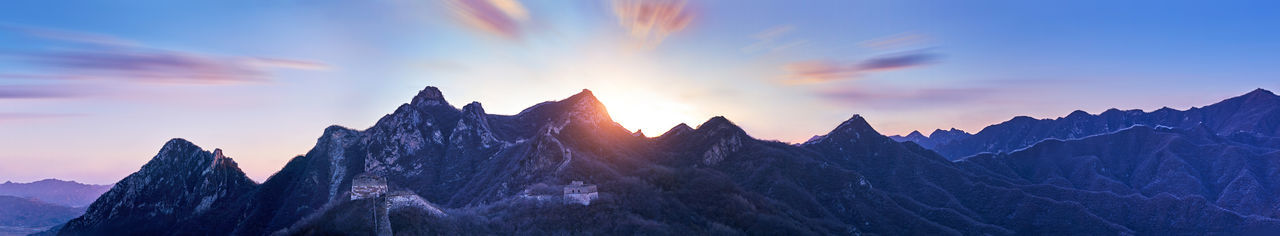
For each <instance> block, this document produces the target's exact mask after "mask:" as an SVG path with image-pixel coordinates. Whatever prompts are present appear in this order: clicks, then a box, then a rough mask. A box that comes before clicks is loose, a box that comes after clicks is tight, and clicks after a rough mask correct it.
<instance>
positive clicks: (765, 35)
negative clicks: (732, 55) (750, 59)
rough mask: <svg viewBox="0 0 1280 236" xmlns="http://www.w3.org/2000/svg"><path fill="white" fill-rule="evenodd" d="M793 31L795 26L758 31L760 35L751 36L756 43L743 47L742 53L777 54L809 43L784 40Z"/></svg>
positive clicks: (782, 26)
mask: <svg viewBox="0 0 1280 236" xmlns="http://www.w3.org/2000/svg"><path fill="white" fill-rule="evenodd" d="M793 30H795V26H792V25H781V26H776V27H773V28H769V29H766V30H764V31H760V33H756V34H755V35H752V36H751V37H752V38H754V39H755V40H756V42H754V43H751V45H747V46H746V47H743V48H742V52H746V53H754V52H778V51H782V50H786V49H790V48H794V47H798V46H803V45H805V44H808V43H809V41H808V40H804V39H790V40H784V39H783V37H785V36H786V35H788V34H790V33H791V32H792V31H793Z"/></svg>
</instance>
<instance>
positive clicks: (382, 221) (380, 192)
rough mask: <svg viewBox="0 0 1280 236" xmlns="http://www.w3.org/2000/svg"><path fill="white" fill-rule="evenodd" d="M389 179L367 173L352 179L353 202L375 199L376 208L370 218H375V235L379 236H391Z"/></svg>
mask: <svg viewBox="0 0 1280 236" xmlns="http://www.w3.org/2000/svg"><path fill="white" fill-rule="evenodd" d="M386 197H387V179H386V178H383V177H382V176H378V175H375V174H372V173H368V172H365V173H363V174H360V175H357V176H356V177H355V178H353V179H351V200H360V199H373V200H374V207H373V209H372V210H373V212H371V215H370V217H373V219H372V220H373V222H374V225H373V228H374V234H375V235H378V236H384V235H385V236H391V235H392V232H391V219H390V214H388V213H389V212H388V211H389V208H390V207H391V202H389V201H387V198H386Z"/></svg>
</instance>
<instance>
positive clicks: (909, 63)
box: [856, 53, 938, 71]
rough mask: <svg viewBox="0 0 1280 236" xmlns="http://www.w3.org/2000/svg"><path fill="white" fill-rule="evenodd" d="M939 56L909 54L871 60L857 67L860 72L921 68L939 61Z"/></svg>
mask: <svg viewBox="0 0 1280 236" xmlns="http://www.w3.org/2000/svg"><path fill="white" fill-rule="evenodd" d="M937 58H938V56H937V55H934V54H930V53H907V54H900V55H889V56H882V57H876V58H871V59H868V60H866V61H863V62H862V63H859V64H858V65H857V67H856V68H857V69H858V70H860V71H886V70H897V69H903V68H907V67H914V66H921V65H925V64H928V63H931V62H933V61H934V60H937Z"/></svg>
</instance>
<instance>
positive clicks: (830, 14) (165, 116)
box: [0, 0, 1280, 184]
mask: <svg viewBox="0 0 1280 236" xmlns="http://www.w3.org/2000/svg"><path fill="white" fill-rule="evenodd" d="M801 2H803V3H801ZM1099 6H1103V7H1099ZM1277 12H1280V3H1276V2H1275V1H1256V2H1236V1H1213V4H1204V3H1201V4H1191V3H1183V2H1181V1H1058V2H1056V3H1053V2H1045V1H912V0H908V1H850V0H837V1H741V0H709V1H687V2H686V1H677V0H667V1H639V0H620V1H605V0H566V1H529V0H524V1H521V0H445V1H439V0H416V1H408V0H372V1H328V0H319V1H238V0H236V1H149V0H131V1H106V0H83V1H64V0H11V1H3V2H0V181H6V180H12V181H24V182H25V181H33V180H39V179H44V178H60V179H69V180H77V181H81V182H88V183H98V184H108V183H113V182H115V181H116V180H119V179H120V178H122V177H124V176H125V175H128V174H129V173H132V172H133V171H136V170H137V169H138V168H139V167H140V166H141V165H142V164H144V163H145V162H146V161H147V160H149V159H150V158H151V157H152V156H153V155H155V153H156V152H157V150H159V148H160V147H161V145H162V144H164V142H165V141H166V140H168V139H170V138H178V137H180V138H185V139H188V140H191V141H192V142H194V143H196V144H197V145H200V146H201V147H203V148H206V149H210V150H212V149H214V148H222V149H223V150H224V152H225V153H226V155H227V156H230V157H232V158H235V160H236V161H237V162H238V163H239V164H240V167H241V168H242V169H244V170H245V171H246V172H247V173H248V174H249V175H250V177H252V178H253V179H255V180H257V181H263V180H265V179H266V177H268V176H269V175H270V174H272V173H274V172H275V171H276V170H279V169H280V168H281V167H282V166H283V165H284V163H285V162H286V161H287V160H288V159H289V158H292V157H294V156H295V155H299V154H302V153H305V152H306V151H308V150H309V149H310V148H311V147H312V146H313V145H314V144H315V141H316V139H317V138H318V137H319V136H320V134H321V131H322V130H323V129H324V128H325V127H326V126H329V125H335V124H336V125H342V126H346V127H351V128H355V129H364V128H366V127H369V126H371V125H372V124H373V122H375V121H376V120H377V119H378V118H380V117H381V116H383V115H385V114H387V113H389V112H392V111H393V110H395V108H396V107H397V106H398V105H400V104H401V103H405V102H408V101H409V99H410V98H411V97H412V96H413V95H414V94H416V93H417V91H419V90H421V89H422V88H423V87H425V86H437V87H439V88H440V89H441V90H442V91H443V92H444V94H445V97H446V98H447V99H448V100H449V101H450V102H451V103H452V104H454V105H455V106H458V107H461V105H464V104H466V103H468V102H471V101H479V102H481V103H482V104H484V107H485V110H486V111H488V112H490V113H495V114H514V113H516V112H518V111H520V110H521V109H523V108H525V107H528V106H530V105H533V104H535V103H538V102H542V101H547V100H558V99H562V98H565V97H568V96H570V95H572V94H574V93H577V92H578V91H580V90H582V89H584V88H585V89H590V90H592V91H593V92H594V94H595V95H596V96H597V97H598V98H599V99H600V100H602V102H604V103H605V105H606V106H607V108H608V109H609V111H610V113H611V115H612V116H613V118H614V119H615V120H616V121H618V122H619V123H621V124H622V125H623V126H625V127H627V128H629V129H632V130H636V129H641V130H643V131H644V132H645V133H646V134H649V135H657V134H661V133H662V132H664V131H666V130H667V129H668V128H670V127H672V126H674V125H675V124H678V123H681V122H684V123H689V124H690V125H692V126H696V125H697V124H700V123H702V121H705V120H706V119H708V118H710V117H712V116H717V115H722V116H725V117H727V118H728V119H730V120H732V121H734V122H735V123H737V124H738V125H740V126H742V127H743V128H744V129H745V130H746V131H747V132H748V133H749V134H750V135H752V136H754V137H756V138H759V139H772V140H781V141H785V142H800V141H804V140H805V139H808V138H809V137H811V136H813V135H816V134H822V133H825V132H827V131H829V130H830V129H832V128H834V127H835V126H836V125H837V124H839V123H840V122H841V121H843V120H845V119H847V118H849V117H850V116H852V115H853V114H862V115H863V116H865V117H867V119H868V120H869V122H870V123H871V124H872V125H873V126H874V127H875V128H876V129H877V130H879V131H880V132H881V133H884V134H886V135H890V134H905V133H908V132H910V131H912V130H921V131H924V132H926V133H927V132H928V131H931V130H933V129H937V128H943V129H945V128H951V127H955V128H959V129H963V130H966V131H970V132H976V131H978V130H979V129H981V128H982V127H984V126H986V125H989V124H993V123H998V122H1001V121H1004V120H1008V119H1009V118H1012V117H1013V116H1018V115H1028V116H1032V117H1037V118H1055V117H1059V116H1065V115H1066V114H1068V113H1070V112H1071V111H1073V110H1084V111H1088V112H1090V113H1095V114H1096V113H1099V112H1102V111H1103V110H1105V109H1107V108H1111V107H1116V108H1122V109H1145V110H1153V109H1156V108H1160V107H1162V106H1169V107H1173V108H1177V109H1186V108H1189V107H1191V106H1200V105H1207V104H1211V103H1213V102H1217V101H1219V100H1221V99H1224V98H1227V97H1231V96H1235V95H1240V94H1244V93H1246V92H1248V91H1250V90H1253V89H1254V88H1265V89H1270V90H1273V91H1276V90H1277V89H1280V69H1277V68H1280V56H1278V55H1280V30H1278V28H1277V26H1280V14H1277Z"/></svg>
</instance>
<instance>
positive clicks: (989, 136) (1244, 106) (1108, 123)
mask: <svg viewBox="0 0 1280 236" xmlns="http://www.w3.org/2000/svg"><path fill="white" fill-rule="evenodd" d="M1134 125H1146V126H1151V127H1156V126H1167V127H1175V128H1182V129H1188V128H1194V127H1197V126H1204V127H1205V128H1206V129H1208V130H1209V131H1210V132H1212V133H1215V134H1218V135H1222V136H1227V137H1235V138H1244V139H1259V138H1269V137H1280V96H1276V94H1274V93H1272V92H1271V91H1267V90H1264V89H1257V90H1254V91H1252V92H1249V93H1247V94H1244V95H1241V96H1238V97H1233V98H1229V99H1226V100H1223V101H1221V102H1218V103H1215V104H1212V105H1208V106H1204V107H1196V108H1191V109H1188V110H1185V111H1179V110H1174V109H1171V108H1167V107H1166V108H1161V109H1159V110H1155V111H1152V112H1143V111H1142V110H1125V111H1122V110H1117V109H1110V110H1107V111H1105V112H1102V113H1101V114H1097V115H1093V114H1089V113H1087V112H1084V111H1075V112H1072V113H1071V114H1069V115H1067V116H1066V117H1061V118H1057V119H1034V118H1031V117H1026V116H1019V117H1014V118H1013V119H1011V120H1009V121H1005V122H1003V123H1000V124H995V125H991V126H987V127H986V128H984V129H982V131H979V132H978V133H975V134H973V135H972V136H968V137H964V138H959V139H954V138H953V137H951V136H945V137H943V138H942V139H945V140H935V139H934V137H928V138H924V139H923V140H922V139H920V138H919V137H917V139H915V140H909V141H915V142H917V143H919V144H921V146H926V147H931V148H932V149H934V150H936V151H937V152H938V153H939V154H942V155H943V156H946V157H948V159H952V160H954V159H959V158H962V157H966V156H970V155H974V154H978V153H982V152H991V153H1000V152H1011V151H1014V150H1017V149H1020V148H1024V147H1028V146H1031V145H1033V144H1036V143H1038V142H1040V141H1042V140H1045V139H1076V138H1084V137H1088V136H1092V135H1096V134H1103V133H1109V132H1114V131H1117V130H1121V129H1125V128H1129V127H1131V126H1134ZM902 140H903V141H907V139H905V137H904V138H903V139H902ZM1269 142H1270V143H1271V144H1270V145H1277V144H1280V142H1277V141H1269ZM926 144H928V145H926ZM1273 147H1280V146H1273Z"/></svg>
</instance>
